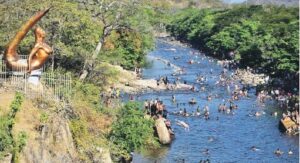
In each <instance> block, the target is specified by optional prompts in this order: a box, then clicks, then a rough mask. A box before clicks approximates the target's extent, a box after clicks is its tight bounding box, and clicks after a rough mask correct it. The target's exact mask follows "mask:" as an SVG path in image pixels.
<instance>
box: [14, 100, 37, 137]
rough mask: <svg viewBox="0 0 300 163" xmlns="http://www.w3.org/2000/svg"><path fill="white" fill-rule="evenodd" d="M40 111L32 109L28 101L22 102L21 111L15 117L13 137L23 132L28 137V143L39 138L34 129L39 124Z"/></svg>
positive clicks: (32, 106) (31, 104)
mask: <svg viewBox="0 0 300 163" xmlns="http://www.w3.org/2000/svg"><path fill="white" fill-rule="evenodd" d="M39 119H40V110H39V109H37V108H36V107H34V105H33V103H32V102H31V101H30V100H26V99H25V100H24V102H23V104H22V106H21V109H20V110H19V111H18V112H17V114H16V117H15V124H14V127H13V130H12V133H13V135H17V134H18V133H19V132H21V131H24V132H26V134H27V136H28V139H27V140H28V141H29V142H32V141H33V140H34V139H35V138H37V137H38V136H39V133H38V132H37V130H36V127H37V126H38V125H39V124H40V121H39Z"/></svg>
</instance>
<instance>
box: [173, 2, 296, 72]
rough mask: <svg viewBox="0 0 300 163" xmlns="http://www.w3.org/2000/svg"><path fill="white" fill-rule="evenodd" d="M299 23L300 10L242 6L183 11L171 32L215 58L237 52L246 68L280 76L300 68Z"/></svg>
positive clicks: (175, 19) (174, 20)
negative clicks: (299, 55) (299, 57)
mask: <svg viewBox="0 0 300 163" xmlns="http://www.w3.org/2000/svg"><path fill="white" fill-rule="evenodd" d="M298 24H299V15H298V8H286V7H283V6H281V7H276V6H264V7H262V6H238V7H234V8H232V9H226V10H213V9H205V10H198V9H186V10H183V11H182V12H180V13H178V14H177V15H176V16H174V19H173V20H172V21H171V23H170V24H169V25H168V26H167V30H168V31H169V32H171V34H172V35H173V36H175V37H176V38H177V39H180V40H183V41H187V42H189V43H191V44H193V45H194V46H196V47H199V48H200V49H203V50H205V51H206V52H208V53H209V54H214V56H215V57H218V58H229V55H228V54H229V53H230V52H234V53H235V57H234V58H233V59H236V60H237V61H240V63H241V65H242V66H250V67H252V68H261V69H263V70H264V71H265V73H267V74H270V75H275V76H280V75H282V74H283V73H290V74H296V73H297V71H298V69H299V65H298V62H299V59H298V54H299V45H298V42H299V37H298V34H299V28H298Z"/></svg>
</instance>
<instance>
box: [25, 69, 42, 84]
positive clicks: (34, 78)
mask: <svg viewBox="0 0 300 163" xmlns="http://www.w3.org/2000/svg"><path fill="white" fill-rule="evenodd" d="M41 76H42V69H37V70H33V71H31V73H30V76H29V78H28V83H30V84H33V85H39V84H40V77H41Z"/></svg>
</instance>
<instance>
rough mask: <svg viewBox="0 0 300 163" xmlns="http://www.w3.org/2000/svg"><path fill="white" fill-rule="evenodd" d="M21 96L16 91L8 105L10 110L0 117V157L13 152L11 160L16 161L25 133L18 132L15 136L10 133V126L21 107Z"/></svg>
mask: <svg viewBox="0 0 300 163" xmlns="http://www.w3.org/2000/svg"><path fill="white" fill-rule="evenodd" d="M22 102H23V96H22V94H20V93H16V95H15V98H14V100H13V101H12V103H11V105H10V112H9V114H8V115H4V116H2V117H1V118H0V159H1V158H3V157H4V156H5V155H6V154H7V153H12V154H13V161H14V162H18V157H19V153H20V152H21V150H22V148H23V147H24V146H25V144H26V139H27V135H26V133H25V132H20V133H18V134H17V135H16V136H13V134H12V128H13V125H14V121H15V116H16V114H17V112H18V111H19V110H20V109H21V105H22Z"/></svg>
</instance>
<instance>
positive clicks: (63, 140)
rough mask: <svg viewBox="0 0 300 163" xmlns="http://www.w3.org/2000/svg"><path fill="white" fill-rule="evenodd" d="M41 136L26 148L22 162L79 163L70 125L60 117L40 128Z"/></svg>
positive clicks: (30, 142)
mask: <svg viewBox="0 0 300 163" xmlns="http://www.w3.org/2000/svg"><path fill="white" fill-rule="evenodd" d="M39 130H40V134H39V136H37V137H36V139H35V140H33V141H29V142H28V143H27V145H26V146H25V147H24V149H23V151H22V153H21V157H20V162H28V163H29V162H30V163H50V162H51V163H56V162H57V163H61V162H64V163H68V162H70V163H73V162H79V160H78V159H77V154H76V149H75V146H74V143H73V138H72V134H71V131H70V129H69V125H68V122H67V120H66V119H64V118H61V117H60V116H59V115H57V116H54V117H53V119H52V120H51V121H50V122H49V123H48V124H45V125H41V126H40V127H39Z"/></svg>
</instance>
